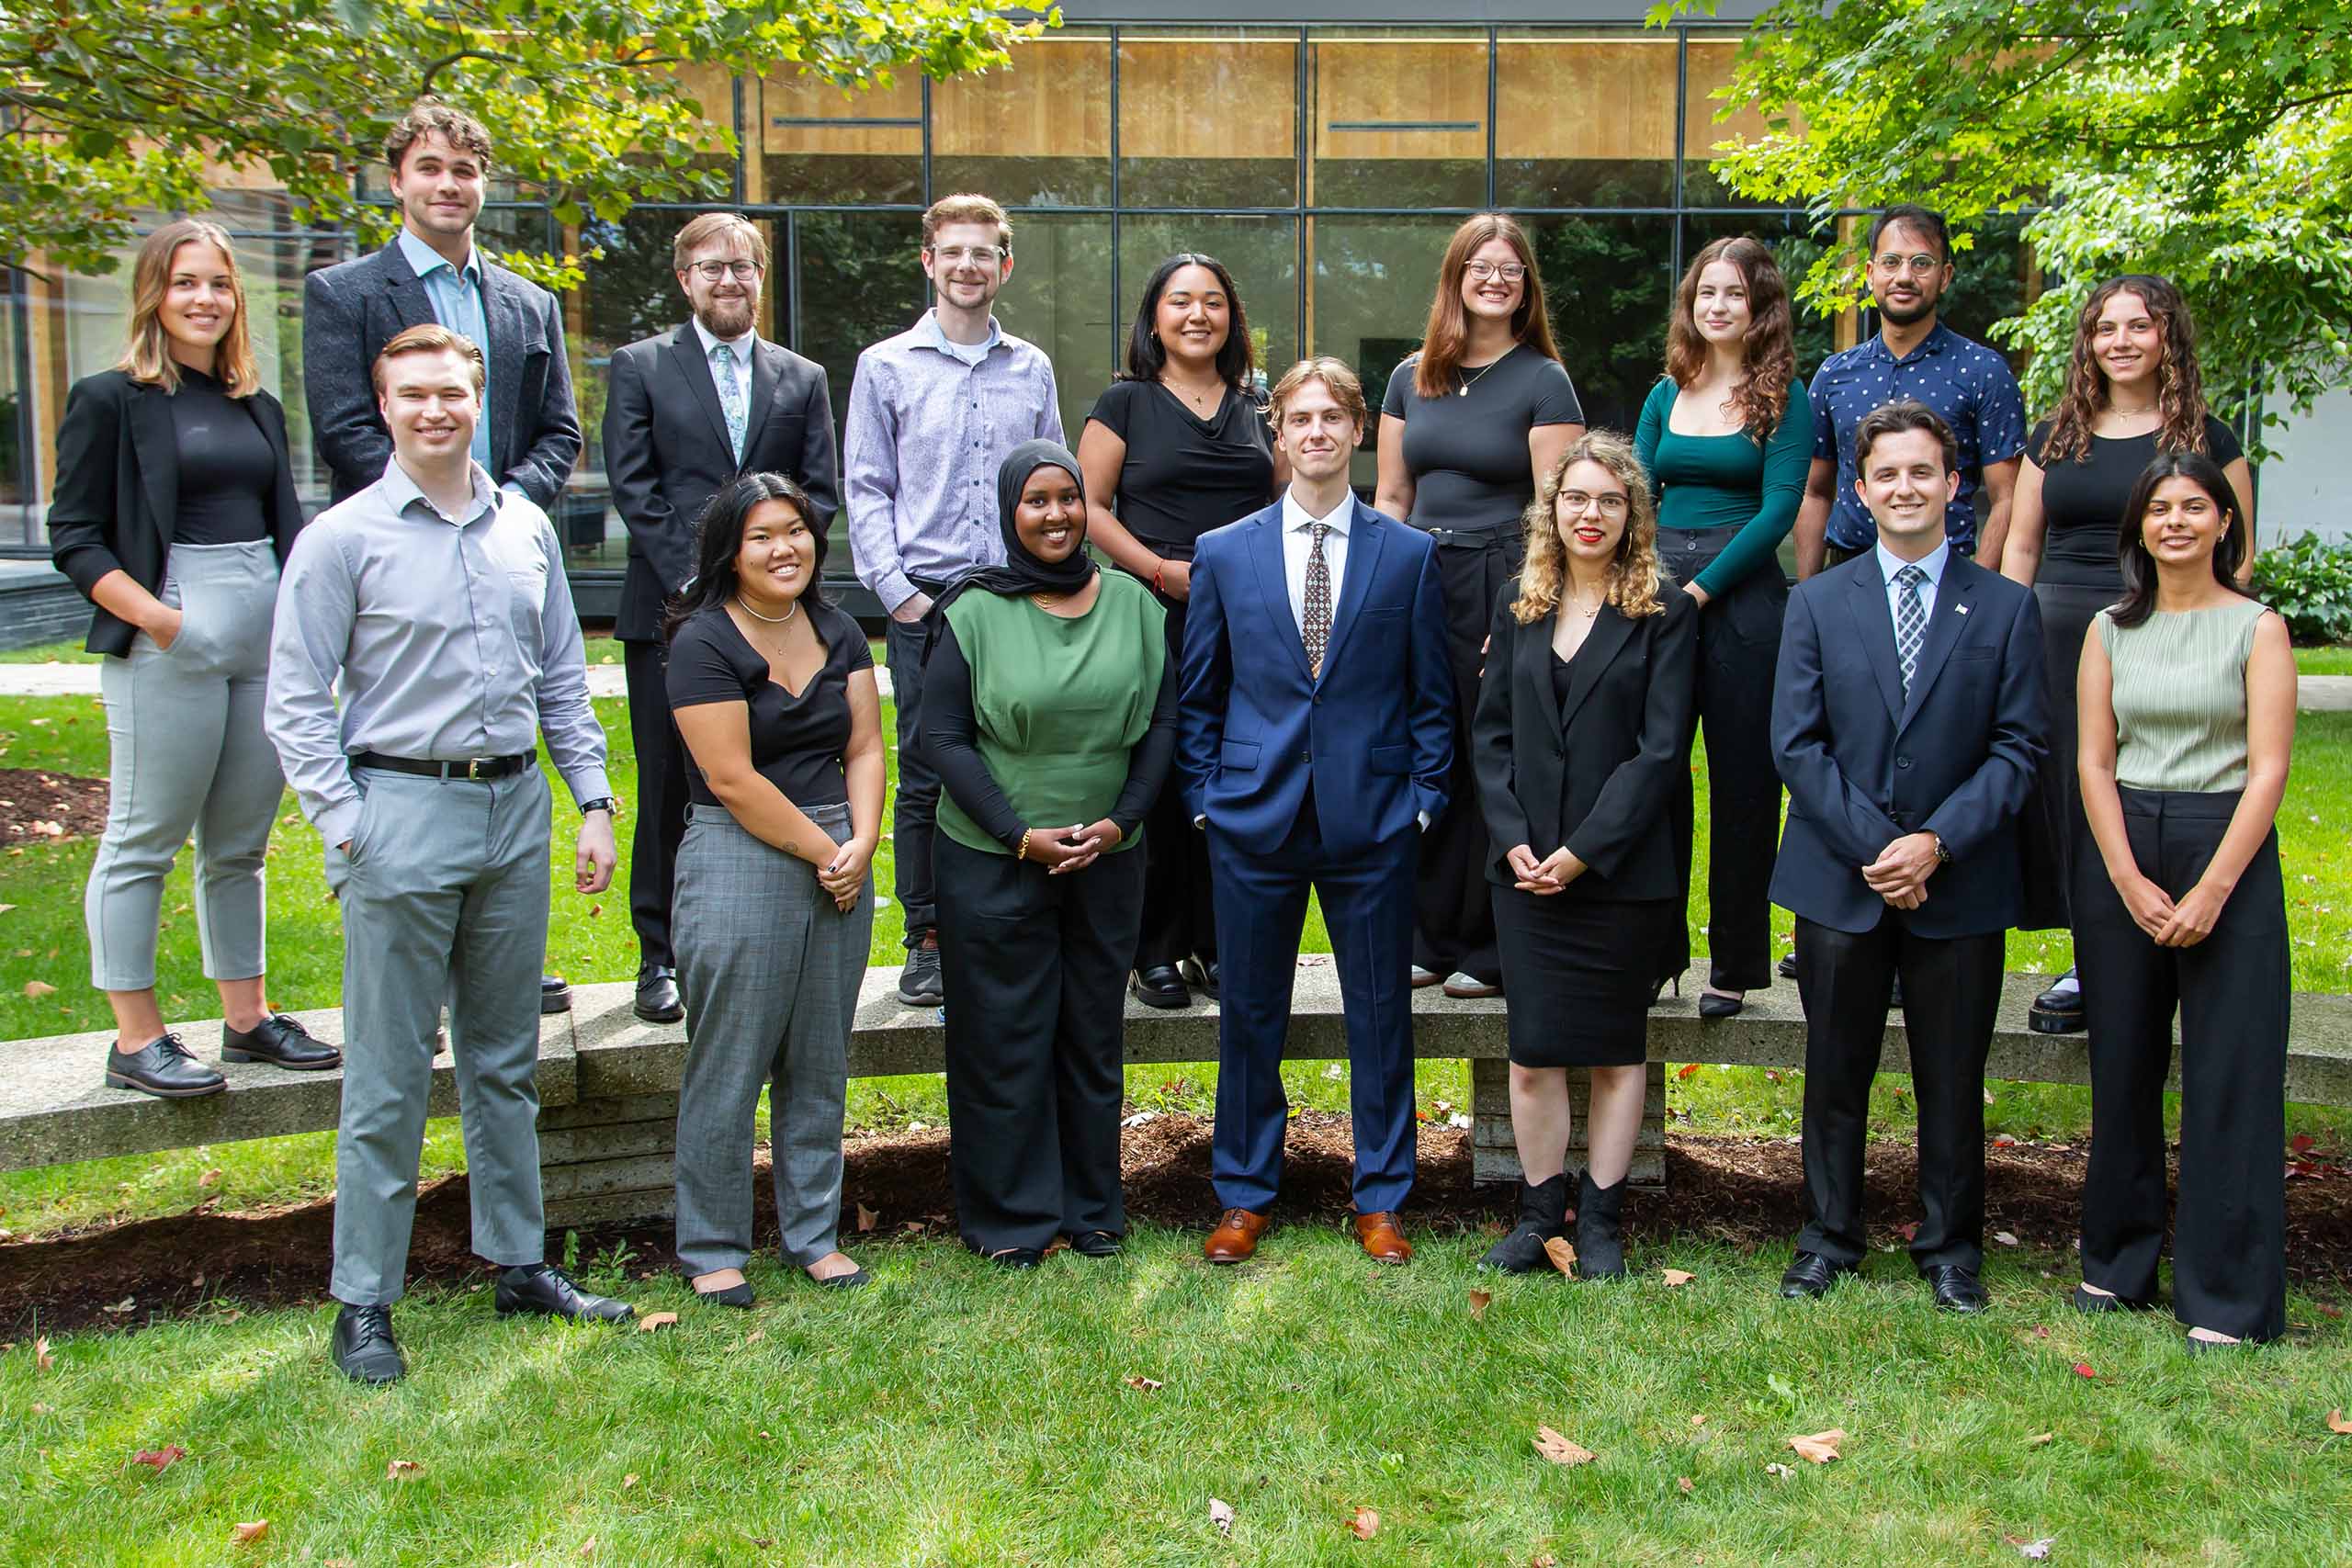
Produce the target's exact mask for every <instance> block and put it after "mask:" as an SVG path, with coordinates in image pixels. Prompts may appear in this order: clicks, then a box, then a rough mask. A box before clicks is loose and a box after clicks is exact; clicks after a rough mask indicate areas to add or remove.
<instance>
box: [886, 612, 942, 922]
mask: <svg viewBox="0 0 2352 1568" xmlns="http://www.w3.org/2000/svg"><path fill="white" fill-rule="evenodd" d="M915 586H916V587H918V588H920V589H922V591H923V592H925V593H930V594H933V595H936V594H937V593H938V592H939V589H940V585H939V584H937V583H930V582H922V581H917V582H916V584H915ZM883 647H884V653H885V659H886V661H887V662H888V665H889V666H890V703H891V705H892V706H893V707H895V708H896V709H897V710H898V715H899V789H898V794H897V795H894V796H893V797H892V801H891V806H890V864H891V872H892V880H893V882H894V883H895V884H896V890H897V892H898V895H899V908H900V909H901V910H902V911H904V913H905V915H906V930H907V945H908V946H909V947H914V946H916V945H918V944H919V943H921V942H922V939H923V938H924V937H925V936H926V935H928V934H929V933H930V932H932V931H934V930H936V929H937V928H938V925H939V897H938V884H937V882H936V880H935V879H934V877H933V870H932V854H933V842H934V841H935V840H936V839H937V837H938V834H937V831H936V829H934V827H933V823H934V822H936V821H937V819H938V817H939V773H938V772H937V770H935V769H934V768H933V767H932V765H931V759H930V757H929V756H928V755H926V754H925V752H924V751H923V749H922V667H923V660H924V659H925V658H926V657H927V656H928V655H929V653H930V651H931V643H930V638H929V637H928V636H927V635H926V634H925V629H924V627H923V626H921V625H916V626H907V625H905V624H903V623H901V622H899V621H892V622H890V623H889V630H888V635H887V639H886V641H885V642H884V645H883Z"/></svg>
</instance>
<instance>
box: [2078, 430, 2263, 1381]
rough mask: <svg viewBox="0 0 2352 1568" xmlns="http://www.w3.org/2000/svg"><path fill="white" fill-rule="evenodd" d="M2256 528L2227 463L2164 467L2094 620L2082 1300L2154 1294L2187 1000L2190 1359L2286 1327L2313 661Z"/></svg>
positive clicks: (2127, 522)
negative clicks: (2266, 603)
mask: <svg viewBox="0 0 2352 1568" xmlns="http://www.w3.org/2000/svg"><path fill="white" fill-rule="evenodd" d="M2246 534H2247V529H2246V525H2245V516H2244V514H2243V513H2241V512H2240V511H2239V509H2238V503H2237V498H2236V493H2235V491H2233V490H2232V489H2231V487H2230V483H2229V481H2228V479H2226V478H2225V477H2224V476H2223V474H2222V469H2221V468H2220V466H2219V465H2217V464H2216V463H2214V462H2213V460H2212V459H2211V458H2210V457H2204V456H2202V455H2201V454H2199V453H2194V452H2178V453H2167V454H2165V455H2164V456H2162V457H2158V458H2157V459H2156V460H2155V461H2154V462H2153V463H2151V464H2149V465H2148V468H2147V469H2146V471H2145V472H2144V473H2143V474H2142V475H2141V476H2140V480H2139V483H2138V484H2137V485H2136V486H2134V487H2133V490H2132V492H2131V501H2130V502H2129V503H2128V504H2127V505H2126V506H2125V508H2124V513H2123V523H2122V526H2121V528H2120V536H2119V540H2118V546H2119V550H2120V556H2121V562H2122V570H2123V589H2124V592H2123V600H2122V602H2121V603H2120V604H2117V605H2115V606H2114V607H2112V608H2110V609H2106V610H2102V611H2100V612H2099V613H2098V616H2097V617H2096V618H2095V619H2094V620H2093V621H2092V623H2091V627H2090V631H2089V634H2088V635H2087V636H2086V637H2085V638H2084V641H2083V660H2082V666H2081V670H2080V672H2079V674H2078V677H2077V684H2076V699H2077V704H2078V709H2079V714H2080V722H2081V730H2080V735H2081V739H2080V752H2079V756H2078V761H2079V772H2080V778H2081V781H2082V789H2083V811H2084V815H2085V817H2086V818H2087V825H2088V832H2087V838H2088V840H2089V841H2087V842H2083V843H2078V845H2077V846H2076V849H2075V855H2074V887H2073V905H2074V914H2075V960H2076V963H2077V964H2078V965H2079V967H2080V970H2081V975H2082V985H2083V1000H2084V1007H2085V1011H2086V1014H2087V1015H2088V1018H2089V1021H2090V1058H2091V1109H2092V1120H2093V1122H2094V1125H2095V1129H2096V1130H2095V1133H2094V1135H2093V1137H2092V1141H2091V1157H2090V1168H2089V1170H2088V1171H2087V1172H2086V1175H2085V1177H2084V1180H2083V1231H2082V1235H2083V1240H2082V1254H2083V1283H2082V1286H2081V1288H2080V1289H2078V1290H2077V1291H2076V1292H2075V1305H2076V1306H2077V1307H2079V1308H2080V1309H2082V1310H2083V1311H2085V1312H2112V1311H2116V1310H2119V1309H2122V1308H2128V1307H2151V1306H2154V1304H2155V1296H2156V1260H2157V1255H2158V1254H2159V1253H2160V1252H2161V1251H2162V1250H2163V1248H2164V1239H2165V1236H2164V1231H2165V1127H2164V1091H2165V1071H2166V1069H2167V1068H2168V1067H2169V1066H2171V1063H2172V1035H2173V1014H2174V1012H2175V1010H2176V1009H2177V1010H2178V1012H2179V1015H2180V1194H2179V1205H2178V1212H2177V1217H2176V1220H2175V1225H2174V1235H2173V1314H2174V1315H2175V1316H2176V1317H2177V1318H2178V1319H2179V1320H2180V1322H2181V1323H2183V1324H2184V1325H2188V1348H2189V1349H2190V1350H2192V1351H2196V1350H2204V1349H2210V1348H2213V1347H2214V1346H2216V1345H2231V1344H2236V1343H2239V1342H2241V1341H2246V1340H2263V1339H2274V1338H2276V1337H2278V1336H2279V1335H2280V1334H2282V1333H2284V1332H2285V1331H2286V1326H2287V1260H2286V1259H2287V1255H2286V1201H2287V1200H2286V1182H2285V1179H2284V1177H2283V1175H2282V1174H2281V1173H2282V1172H2283V1170H2284V1168H2285V1167H2284V1164H2283V1161H2282V1155H2283V1152H2284V1146H2285V1144H2286V1140H2287V1127H2286V1088H2287V1084H2286V1076H2287V1011H2288V995H2289V992H2288V953H2287V910H2286V890H2285V886H2284V883H2283V880H2282V877H2281V875H2280V872H2279V866H2278V834H2277V833H2276V832H2275V831H2274V830H2273V829H2272V826H2271V824H2272V819H2273V818H2276V817H2277V815H2278V802H2279V799H2280V797H2281V796H2282V795H2284V794H2285V793H2286V788H2287V763H2288V756H2289V753H2290V750H2292V748H2293V744H2294V734H2295V661H2294V655H2293V652H2292V650H2291V649H2290V648H2289V647H2288V644H2287V628H2286V626H2285V624H2284V623H2283V622H2281V621H2280V620H2279V618H2278V616H2277V615H2272V614H2271V613H2270V612H2269V611H2268V610H2267V609H2265V608H2264V607H2263V606H2262V605H2261V604H2258V603H2256V601H2254V600H2252V599H2249V598H2247V597H2245V594H2244V593H2243V592H2240V591H2239V590H2238V588H2237V587H2236V586H2235V581H2234V580H2235V574H2236V572H2237V570H2238V568H2239V566H2240V564H2241V563H2242V562H2243V561H2244V560H2245V552H2246V550H2247V549H2248V548H2249V547H2250V541H2249V540H2248V539H2247V537H2246Z"/></svg>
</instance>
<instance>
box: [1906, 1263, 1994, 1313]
mask: <svg viewBox="0 0 2352 1568" xmlns="http://www.w3.org/2000/svg"><path fill="white" fill-rule="evenodd" d="M1919 1278H1921V1279H1922V1280H1927V1281H1928V1289H1929V1290H1931V1291H1933V1292H1935V1293H1936V1305H1938V1306H1939V1307H1941V1308H1943V1310H1944V1311H1946V1312H1983V1311H1984V1310H1985V1308H1986V1307H1988V1306H1991V1305H1992V1304H1993V1298H1992V1297H1990V1296H1988V1295H1986V1294H1985V1287H1984V1286H1983V1285H1982V1284H1980V1283H1978V1282H1977V1279H1976V1276H1975V1275H1973V1274H1972V1273H1970V1272H1969V1271H1968V1270H1967V1269H1962V1267H1961V1266H1960V1265H1959V1264H1957V1263H1936V1264H1930V1265H1929V1266H1928V1267H1927V1268H1925V1269H1920V1270H1919Z"/></svg>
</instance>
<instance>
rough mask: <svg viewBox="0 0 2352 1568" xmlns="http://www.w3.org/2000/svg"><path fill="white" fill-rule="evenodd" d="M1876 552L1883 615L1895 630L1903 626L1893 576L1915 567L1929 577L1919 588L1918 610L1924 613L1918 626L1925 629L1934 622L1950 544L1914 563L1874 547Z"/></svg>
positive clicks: (1900, 601) (1900, 593)
mask: <svg viewBox="0 0 2352 1568" xmlns="http://www.w3.org/2000/svg"><path fill="white" fill-rule="evenodd" d="M1873 548H1875V549H1876V550H1877V551H1878V570H1879V572H1880V574H1881V575H1882V576H1883V577H1884V578H1885V579H1886V614H1887V616H1888V618H1889V619H1890V620H1892V621H1894V624H1895V625H1896V626H1901V625H1902V624H1903V611H1902V608H1901V606H1902V604H1903V590H1902V589H1900V588H1898V587H1896V586H1895V582H1894V574H1895V573H1896V572H1898V571H1901V570H1903V569H1904V568H1905V567H1906V566H1916V567H1917V568H1918V569H1919V570H1921V571H1924V572H1926V573H1927V574H1928V581H1925V582H1922V583H1921V584H1919V608H1920V609H1921V610H1923V611H1925V612H1926V614H1924V615H1921V616H1920V618H1919V624H1920V625H1922V626H1926V625H1928V624H1929V623H1931V622H1933V621H1934V620H1935V618H1936V590H1937V589H1939V588H1940V587H1942V586H1943V581H1944V567H1945V566H1946V565H1947V564H1948V563H1950V561H1951V540H1950V539H1946V540H1945V541H1944V542H1943V543H1942V544H1940V545H1938V546H1937V547H1935V548H1934V549H1932V550H1930V551H1928V553H1927V554H1926V555H1924V556H1922V557H1920V558H1918V559H1917V560H1905V559H1904V558H1902V557H1901V556H1898V555H1896V554H1895V553H1894V551H1893V550H1890V549H1888V548H1887V547H1885V546H1884V545H1883V544H1882V545H1878V546H1874V547H1873Z"/></svg>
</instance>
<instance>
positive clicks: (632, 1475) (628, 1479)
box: [621, 1470, 637, 1492]
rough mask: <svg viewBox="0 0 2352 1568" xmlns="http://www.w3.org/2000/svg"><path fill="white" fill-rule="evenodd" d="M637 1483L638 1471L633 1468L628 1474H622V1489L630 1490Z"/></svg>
mask: <svg viewBox="0 0 2352 1568" xmlns="http://www.w3.org/2000/svg"><path fill="white" fill-rule="evenodd" d="M636 1484H637V1472H635V1471H633V1470H632V1471H630V1472H628V1474H627V1475H624V1476H622V1477H621V1490H622V1491H624V1492H626V1491H628V1489H629V1488H630V1487H632V1486H634V1485H636Z"/></svg>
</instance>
